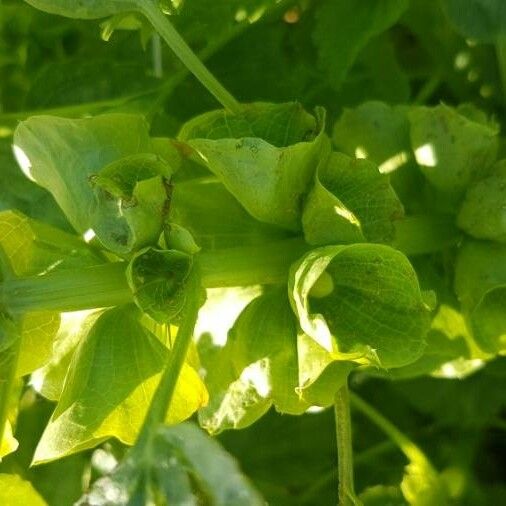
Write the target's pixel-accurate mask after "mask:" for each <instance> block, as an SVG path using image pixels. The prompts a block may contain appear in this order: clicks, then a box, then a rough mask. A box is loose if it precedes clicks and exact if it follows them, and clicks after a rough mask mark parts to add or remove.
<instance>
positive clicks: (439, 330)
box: [369, 304, 470, 379]
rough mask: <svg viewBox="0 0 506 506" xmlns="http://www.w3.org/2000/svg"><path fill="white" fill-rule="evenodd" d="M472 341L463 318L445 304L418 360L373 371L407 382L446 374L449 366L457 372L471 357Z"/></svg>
mask: <svg viewBox="0 0 506 506" xmlns="http://www.w3.org/2000/svg"><path fill="white" fill-rule="evenodd" d="M468 339H470V336H469V333H468V331H467V329H466V326H465V322H464V319H463V317H462V315H461V314H460V313H458V312H457V311H455V309H453V308H451V307H449V306H447V305H445V304H442V305H441V306H440V307H439V308H438V312H437V313H436V315H435V316H434V319H433V320H432V324H431V329H430V330H429V332H428V334H427V336H426V338H425V340H426V341H427V347H426V348H425V350H424V352H423V355H422V356H421V357H420V358H419V359H418V360H416V361H415V362H413V363H412V364H409V365H406V366H404V367H398V368H396V369H391V370H389V371H386V372H383V371H381V370H374V369H370V370H369V372H370V373H371V374H373V375H378V376H383V377H386V378H389V379H407V378H414V377H417V376H423V375H426V374H433V375H444V374H445V371H447V368H448V365H449V366H450V368H452V369H453V370H455V373H457V370H458V369H457V367H458V365H459V363H461V362H462V361H463V360H465V359H467V358H468V357H469V348H468V346H467V342H466V341H467V340H468Z"/></svg>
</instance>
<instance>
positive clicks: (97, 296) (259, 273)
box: [0, 239, 308, 314]
mask: <svg viewBox="0 0 506 506" xmlns="http://www.w3.org/2000/svg"><path fill="white" fill-rule="evenodd" d="M307 247H308V246H307V245H306V244H305V243H304V241H303V240H302V239H287V240H284V241H279V242H275V243H271V244H266V245H264V246H248V247H239V248H226V249H221V250H215V251H207V252H203V253H200V254H199V255H198V261H199V265H200V270H201V273H202V274H201V276H202V280H201V281H202V286H203V287H204V288H218V287H227V286H249V285H258V284H262V285H267V284H276V283H283V282H285V281H286V279H287V276H288V270H289V268H290V264H291V263H292V262H294V261H295V260H296V259H297V258H299V257H300V256H301V255H302V254H303V253H304V252H305V251H306V250H307ZM126 266H127V264H126V262H110V263H107V264H103V265H96V266H93V267H87V268H83V269H65V270H61V271H55V272H49V273H47V274H44V275H41V276H31V277H26V278H17V279H16V278H14V279H8V280H5V281H3V282H2V283H0V308H2V309H3V310H6V311H8V312H10V313H12V314H22V313H25V312H28V311H60V312H64V311H80V310H84V309H94V308H97V307H109V306H117V305H120V304H128V303H131V302H133V295H132V291H131V289H130V288H129V286H128V283H127V279H126V276H125V270H126Z"/></svg>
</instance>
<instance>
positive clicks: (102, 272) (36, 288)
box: [0, 262, 133, 314]
mask: <svg viewBox="0 0 506 506" xmlns="http://www.w3.org/2000/svg"><path fill="white" fill-rule="evenodd" d="M125 267H126V264H125V263H124V262H110V263H107V264H103V265H97V266H93V267H86V268H81V269H63V270H61V271H55V272H49V273H47V274H44V275H41V276H32V277H26V278H17V279H16V278H14V279H8V280H5V281H3V282H2V283H0V307H2V308H3V309H4V310H7V311H8V312H10V313H14V314H21V313H25V312H27V311H60V312H63V311H79V310H82V309H92V308H97V307H108V306H117V305H120V304H128V303H130V302H132V301H133V296H132V292H131V290H130V288H129V287H128V284H127V280H126V277H125Z"/></svg>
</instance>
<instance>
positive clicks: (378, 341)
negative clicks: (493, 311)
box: [289, 244, 430, 369]
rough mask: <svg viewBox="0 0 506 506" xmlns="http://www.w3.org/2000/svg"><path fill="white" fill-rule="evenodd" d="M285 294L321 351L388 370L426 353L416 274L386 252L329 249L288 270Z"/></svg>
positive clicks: (424, 311)
mask: <svg viewBox="0 0 506 506" xmlns="http://www.w3.org/2000/svg"><path fill="white" fill-rule="evenodd" d="M289 293H290V297H291V303H292V306H293V309H294V311H295V312H296V314H297V315H298V317H299V322H300V325H301V327H302V329H303V330H304V331H305V332H306V333H307V334H308V335H309V336H310V337H312V338H313V339H314V340H315V341H316V342H317V343H318V344H320V346H322V347H323V348H324V349H326V350H327V351H329V352H332V353H338V354H340V355H341V357H342V359H344V360H355V361H359V362H362V363H366V364H373V365H378V366H380V367H383V368H386V369H389V368H393V367H401V366H403V365H407V364H409V363H412V362H414V361H415V360H416V359H418V358H419V357H420V356H421V354H422V353H423V350H424V347H425V340H424V337H425V334H426V333H427V331H428V328H429V324H430V314H429V308H428V307H427V305H426V304H425V302H424V297H423V295H422V293H421V291H420V287H419V285H418V280H417V277H416V274H415V271H414V270H413V267H412V266H411V264H410V263H409V261H408V260H407V258H406V257H405V256H404V255H403V254H402V253H400V252H399V251H396V250H394V249H392V248H389V247H388V246H382V245H376V244H354V245H349V246H327V247H324V248H319V249H315V250H313V251H311V252H310V253H308V254H306V255H305V256H304V257H303V258H302V259H301V260H300V261H299V262H297V263H296V264H295V265H294V266H293V267H292V270H291V274H290V279H289Z"/></svg>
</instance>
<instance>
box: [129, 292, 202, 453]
mask: <svg viewBox="0 0 506 506" xmlns="http://www.w3.org/2000/svg"><path fill="white" fill-rule="evenodd" d="M195 289H196V292H195V293H192V294H191V295H190V299H189V302H188V305H187V307H186V312H185V316H184V318H183V322H182V324H181V326H180V327H179V330H178V333H177V337H176V342H175V343H174V346H173V347H172V349H171V352H170V355H169V359H168V361H167V365H166V366H165V370H164V371H163V374H162V377H161V379H160V383H159V384H158V388H157V389H156V392H155V395H154V396H153V399H152V401H151V405H150V407H149V411H148V414H147V415H146V418H145V420H144V424H143V426H142V429H141V432H140V434H139V437H138V439H137V442H136V447H138V448H139V451H141V452H142V451H143V449H144V448H145V445H146V443H147V442H149V441H150V440H151V438H152V436H154V434H155V432H156V428H157V427H158V426H159V425H160V424H162V423H163V422H164V421H165V417H166V415H167V411H168V409H169V407H170V403H171V401H172V398H173V397H174V391H175V389H176V385H177V380H178V378H179V376H180V374H181V370H182V368H183V364H184V361H185V359H186V355H187V353H188V347H189V346H190V343H191V340H192V337H193V330H194V328H195V324H196V322H197V316H198V312H199V303H198V301H199V297H198V286H197V285H195Z"/></svg>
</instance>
